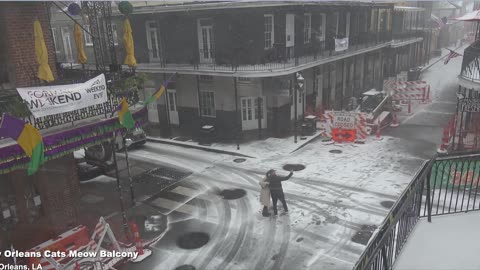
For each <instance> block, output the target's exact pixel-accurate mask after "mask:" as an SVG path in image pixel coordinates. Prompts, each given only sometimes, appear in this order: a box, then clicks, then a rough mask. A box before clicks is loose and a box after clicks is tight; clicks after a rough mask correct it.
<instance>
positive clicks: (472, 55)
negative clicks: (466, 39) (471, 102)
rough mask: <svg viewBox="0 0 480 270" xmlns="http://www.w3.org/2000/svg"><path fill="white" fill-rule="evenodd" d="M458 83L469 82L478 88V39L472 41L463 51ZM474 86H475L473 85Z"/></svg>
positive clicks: (479, 57)
mask: <svg viewBox="0 0 480 270" xmlns="http://www.w3.org/2000/svg"><path fill="white" fill-rule="evenodd" d="M459 80H460V84H462V82H463V83H469V84H470V87H467V88H475V89H480V41H479V40H477V41H475V42H474V43H472V44H471V45H470V46H469V47H467V48H466V49H465V51H464V52H463V60H462V69H461V71H460V76H459ZM474 86H476V87H474Z"/></svg>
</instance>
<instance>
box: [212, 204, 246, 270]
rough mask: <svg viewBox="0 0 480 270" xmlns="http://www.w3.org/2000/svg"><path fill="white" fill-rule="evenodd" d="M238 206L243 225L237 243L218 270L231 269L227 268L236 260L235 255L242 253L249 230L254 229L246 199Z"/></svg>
mask: <svg viewBox="0 0 480 270" xmlns="http://www.w3.org/2000/svg"><path fill="white" fill-rule="evenodd" d="M238 206H239V207H238V208H237V215H238V212H240V220H241V221H242V224H241V225H240V229H239V231H238V233H237V237H236V239H235V242H234V243H233V245H232V247H231V248H230V251H229V252H228V254H227V255H226V256H225V258H224V260H223V262H222V263H221V264H220V265H219V266H217V269H229V268H227V266H228V265H229V264H230V263H231V262H232V260H233V259H234V258H235V255H237V254H238V253H239V252H240V248H241V246H242V244H243V242H244V241H245V237H246V235H247V231H248V228H251V227H252V226H251V223H252V219H249V218H248V214H249V211H248V210H249V207H248V205H247V202H246V200H245V198H242V199H240V201H239V202H238ZM246 220H248V222H245V221H246Z"/></svg>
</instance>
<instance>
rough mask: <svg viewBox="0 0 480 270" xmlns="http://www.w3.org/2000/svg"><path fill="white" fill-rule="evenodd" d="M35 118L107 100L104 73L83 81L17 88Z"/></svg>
mask: <svg viewBox="0 0 480 270" xmlns="http://www.w3.org/2000/svg"><path fill="white" fill-rule="evenodd" d="M17 91H18V94H20V96H21V97H22V99H23V100H25V102H26V103H27V106H28V108H29V109H30V112H32V114H33V116H34V117H35V118H38V117H43V116H47V115H52V114H59V113H64V112H70V111H74V110H78V109H83V108H86V107H89V106H92V105H97V104H102V103H105V102H106V101H107V84H106V82H105V75H103V74H101V75H99V76H97V77H95V78H93V79H91V80H88V81H86V82H84V83H77V84H67V85H55V86H40V87H28V88H17Z"/></svg>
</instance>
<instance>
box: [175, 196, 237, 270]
mask: <svg viewBox="0 0 480 270" xmlns="http://www.w3.org/2000/svg"><path fill="white" fill-rule="evenodd" d="M217 209H218V210H219V211H218V218H219V219H220V220H221V222H220V224H218V227H217V230H215V233H214V234H213V235H212V237H211V239H215V240H216V241H217V242H216V243H215V244H214V245H212V246H211V247H210V250H209V251H208V252H203V253H199V254H197V256H196V257H195V258H194V260H193V261H192V263H191V265H198V264H200V263H197V262H198V261H201V264H200V266H199V267H198V269H200V270H201V269H206V267H207V266H208V264H209V263H210V262H211V259H212V258H215V256H216V255H217V253H218V252H219V251H220V248H221V246H222V245H223V243H224V242H225V241H224V240H225V238H226V236H227V232H228V228H229V225H230V222H231V219H232V218H231V210H230V205H229V202H228V201H223V203H222V204H221V205H219V206H218V208H217ZM221 214H223V216H222V215H221ZM219 243H220V244H219ZM182 263H183V262H182Z"/></svg>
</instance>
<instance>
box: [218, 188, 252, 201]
mask: <svg viewBox="0 0 480 270" xmlns="http://www.w3.org/2000/svg"><path fill="white" fill-rule="evenodd" d="M245 194H247V192H246V191H245V190H243V189H239V188H236V189H224V190H222V191H221V192H220V193H219V194H218V195H220V196H222V197H223V198H224V199H225V200H236V199H240V198H242V197H243V196H245Z"/></svg>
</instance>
